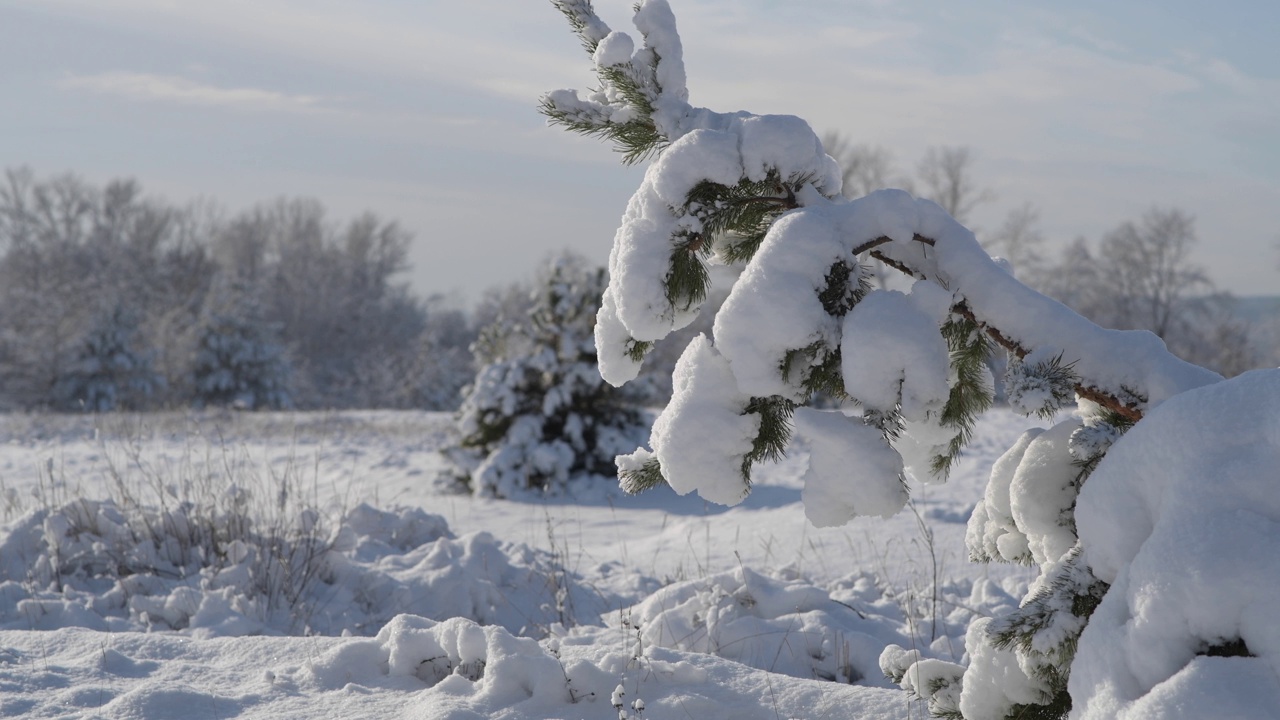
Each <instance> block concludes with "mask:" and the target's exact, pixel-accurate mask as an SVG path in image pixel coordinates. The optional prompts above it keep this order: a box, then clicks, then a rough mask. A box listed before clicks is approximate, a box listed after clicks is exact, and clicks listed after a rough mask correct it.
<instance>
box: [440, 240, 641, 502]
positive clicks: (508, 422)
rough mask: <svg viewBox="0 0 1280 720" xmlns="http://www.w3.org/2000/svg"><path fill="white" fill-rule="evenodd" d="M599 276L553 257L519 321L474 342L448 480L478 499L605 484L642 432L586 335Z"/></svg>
mask: <svg viewBox="0 0 1280 720" xmlns="http://www.w3.org/2000/svg"><path fill="white" fill-rule="evenodd" d="M604 284H605V274H604V270H602V269H592V268H589V267H587V266H586V265H585V264H584V263H583V261H582V260H581V259H579V258H577V257H574V256H569V255H565V256H561V257H559V258H555V259H553V260H552V261H551V262H550V263H549V265H548V266H547V267H546V268H545V269H544V271H543V272H542V275H541V277H540V278H539V279H538V281H537V282H536V283H535V289H534V291H533V293H532V295H531V297H530V298H529V300H530V309H529V311H528V314H527V316H525V317H523V318H501V319H499V320H498V321H497V322H495V323H494V324H493V325H491V326H490V327H489V328H486V329H485V330H484V331H482V332H481V337H480V340H478V341H477V342H476V344H475V346H474V347H475V352H476V360H477V364H478V365H479V366H480V370H479V372H478V373H477V374H476V378H475V381H474V382H473V383H472V384H471V385H470V386H469V387H468V388H467V389H466V390H465V391H464V397H463V401H462V407H461V409H460V410H459V411H458V431H459V434H460V436H461V437H460V440H459V443H458V445H457V446H456V447H455V448H453V449H451V450H450V451H449V455H450V457H451V459H452V460H453V462H454V468H453V470H452V473H453V475H454V479H455V480H456V481H458V482H459V483H461V484H463V485H465V486H466V487H467V488H468V489H469V490H470V491H471V492H474V493H475V494H477V495H493V496H498V497H513V496H518V495H522V494H527V493H530V492H537V493H564V492H566V491H567V490H568V488H569V485H570V482H571V481H574V480H580V479H584V478H586V479H590V478H598V477H602V476H603V477H611V476H612V475H613V459H614V457H615V456H617V455H618V454H619V453H621V452H624V451H627V450H630V449H631V448H633V447H634V446H635V442H636V438H637V437H638V436H639V435H640V434H641V433H642V432H643V420H644V418H643V415H642V413H641V412H640V410H639V408H638V407H637V404H636V402H637V400H636V397H635V396H634V395H633V394H632V393H631V392H630V391H628V390H618V389H616V388H613V387H611V386H609V385H608V384H607V383H605V382H604V381H603V380H601V378H600V372H599V370H598V369H597V367H596V351H595V340H594V339H593V337H592V334H591V333H592V327H593V325H594V324H595V313H596V309H597V308H598V307H599V296H600V292H601V291H602V290H603V288H604Z"/></svg>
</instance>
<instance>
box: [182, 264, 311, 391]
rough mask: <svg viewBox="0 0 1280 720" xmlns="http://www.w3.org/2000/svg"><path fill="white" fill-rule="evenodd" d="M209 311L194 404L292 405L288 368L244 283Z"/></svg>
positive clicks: (198, 353) (194, 364)
mask: <svg viewBox="0 0 1280 720" xmlns="http://www.w3.org/2000/svg"><path fill="white" fill-rule="evenodd" d="M230 293H231V297H230V299H227V300H224V301H223V302H222V303H221V305H222V307H220V308H215V309H213V310H211V311H210V312H209V313H208V315H207V316H206V318H205V320H204V323H203V326H202V327H201V329H200V335H199V340H198V346H197V348H196V354H195V358H194V359H193V361H192V369H191V373H192V381H193V385H194V393H195V396H194V397H193V398H192V400H193V404H194V405H195V406H196V407H205V406H215V407H238V408H244V409H247V410H261V409H267V408H270V409H280V408H288V407H291V406H292V404H293V403H292V399H291V397H290V390H289V388H290V384H291V377H292V368H291V366H290V364H289V362H288V360H287V358H286V357H285V354H284V351H283V349H282V348H281V347H280V346H279V345H278V344H276V343H275V342H274V341H273V339H272V335H273V334H274V333H273V332H272V328H271V326H270V325H269V324H267V322H266V321H265V320H264V319H263V318H262V314H261V312H260V311H259V309H258V303H257V302H255V301H254V300H253V298H252V297H250V296H249V294H248V291H247V290H244V289H243V288H241V289H238V290H232V291H230Z"/></svg>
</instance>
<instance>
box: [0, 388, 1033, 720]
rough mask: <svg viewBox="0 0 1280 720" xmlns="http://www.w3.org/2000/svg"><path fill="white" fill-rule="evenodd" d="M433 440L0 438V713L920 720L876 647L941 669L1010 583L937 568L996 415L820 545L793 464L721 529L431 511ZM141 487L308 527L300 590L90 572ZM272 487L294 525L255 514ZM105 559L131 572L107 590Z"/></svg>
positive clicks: (405, 421) (665, 518) (143, 564)
mask: <svg viewBox="0 0 1280 720" xmlns="http://www.w3.org/2000/svg"><path fill="white" fill-rule="evenodd" d="M448 425H449V417H448V416H447V415H443V414H434V415H433V414H424V413H344V414H335V415H326V414H296V415H290V414H275V415H271V414H252V415H249V414H243V415H238V414H230V415H219V414H201V415H191V416H183V415H173V416H145V417H125V416H103V417H100V418H97V419H87V418H78V417H77V418H54V417H38V416H28V417H14V418H5V436H4V441H5V442H4V445H3V446H2V449H0V482H2V483H3V488H0V492H2V493H3V497H4V498H5V503H7V504H4V505H0V508H3V510H2V512H3V513H4V515H3V522H4V525H3V531H2V532H0V547H2V548H3V552H2V553H0V558H3V560H0V573H2V574H3V578H0V595H2V596H3V597H4V598H5V602H4V603H0V606H2V608H0V628H2V629H0V683H2V684H3V685H2V687H3V688H4V690H3V692H2V693H0V709H3V711H4V712H5V713H7V714H13V713H14V712H17V713H19V714H25V715H29V716H32V717H48V716H59V715H62V714H67V713H72V712H92V713H96V716H100V717H163V716H166V714H167V713H169V714H171V711H173V710H175V709H177V708H189V707H205V708H208V709H209V713H210V715H212V716H226V715H238V716H240V717H290V716H298V717H301V716H311V717H316V716H326V717H363V716H368V715H369V714H372V713H371V711H372V710H373V709H374V708H382V709H383V711H385V712H391V713H393V714H397V715H403V714H408V715H411V716H423V717H458V718H462V717H512V718H517V717H521V718H523V717H527V718H535V717H584V718H585V717H593V718H594V717H600V718H606V717H607V718H613V717H618V709H616V708H614V707H613V705H612V703H611V702H610V700H611V699H612V696H613V695H614V691H615V690H616V689H617V687H618V685H619V684H621V685H622V686H623V688H624V691H625V693H626V694H625V700H626V703H624V706H623V707H622V710H623V711H624V712H626V713H629V714H630V715H631V716H633V717H672V716H685V714H686V713H691V714H693V715H699V716H706V717H711V718H714V717H725V718H729V717H734V718H741V717H747V718H751V717H761V718H765V717H769V718H775V717H778V716H782V717H824V716H842V715H846V714H848V713H850V712H854V711H855V710H858V709H861V710H862V711H864V712H866V713H869V714H868V716H869V717H906V714H907V712H908V710H909V709H910V711H911V712H912V713H914V714H915V715H919V713H920V712H922V711H923V708H922V707H921V706H919V704H917V705H916V706H910V705H909V704H908V701H907V699H906V696H905V695H904V694H903V693H901V692H900V691H896V690H888V689H885V688H887V687H888V686H889V683H888V681H887V680H885V679H884V678H883V676H882V675H881V673H880V672H879V666H878V656H879V654H880V651H881V650H882V649H883V647H884V646H885V645H886V644H889V643H895V644H899V645H904V646H910V647H917V648H918V649H919V650H920V651H922V652H923V653H924V654H925V656H937V657H940V658H944V659H947V660H951V661H957V660H959V659H960V657H961V655H962V653H963V642H962V640H963V635H964V630H965V626H966V624H967V623H968V621H969V619H970V618H971V617H972V616H973V612H974V611H975V610H976V611H978V612H986V613H991V612H996V611H998V610H999V609H1001V608H1008V607H1011V606H1012V605H1014V604H1016V600H1015V599H1014V598H1016V597H1018V596H1020V594H1021V592H1022V591H1023V589H1024V588H1025V584H1026V581H1027V576H1026V575H1025V574H1022V573H1020V572H1019V571H1018V570H1016V569H1012V568H1004V567H997V568H989V569H983V568H980V567H978V566H969V565H968V564H967V563H966V562H965V561H964V559H963V558H961V557H958V555H957V553H958V552H959V551H958V550H957V548H960V547H962V545H961V540H962V538H963V535H964V521H965V519H966V518H967V515H968V512H969V510H970V508H971V507H972V506H973V504H974V502H975V501H976V499H977V498H978V497H980V492H981V488H982V486H983V484H984V483H985V476H986V468H987V467H988V466H989V464H990V462H991V461H992V460H993V459H994V457H995V454H996V453H998V452H999V450H1000V448H1001V447H1002V446H1003V445H1005V444H1008V441H1010V440H1011V439H1012V437H1016V434H1017V433H1018V432H1019V431H1020V429H1021V427H1022V426H1023V425H1025V421H1024V420H1023V419H1021V418H1017V417H1014V416H1012V415H1007V414H992V416H991V417H990V418H989V419H988V421H987V422H986V423H985V424H984V428H983V430H984V432H985V433H986V434H984V435H983V436H982V437H980V438H979V440H978V441H977V442H976V443H975V451H974V453H973V456H972V457H971V458H969V459H966V460H965V461H964V464H962V465H961V466H960V468H958V470H957V473H956V476H955V477H954V479H953V481H952V483H951V484H949V485H946V486H941V487H934V486H930V487H928V488H923V489H918V490H917V494H916V497H915V498H914V500H913V507H914V509H915V510H917V511H918V512H919V516H920V520H919V521H917V518H916V517H915V516H914V515H912V514H911V513H909V512H907V513H902V514H899V515H898V516H895V517H893V518H890V519H888V520H881V519H859V520H855V521H854V522H853V523H851V524H850V525H848V526H845V527H842V528H829V529H818V528H814V527H813V526H812V525H810V524H809V522H808V521H807V520H806V519H805V517H804V512H803V510H802V509H801V506H800V496H801V490H802V486H803V480H802V478H801V477H800V473H801V472H802V470H803V467H804V465H805V458H804V457H803V455H804V453H803V452H797V453H794V454H793V455H792V456H791V457H788V458H787V459H786V460H785V461H784V462H783V463H781V464H779V465H777V466H773V467H767V468H763V469H762V472H761V480H760V483H759V484H758V485H757V487H756V488H755V490H754V492H753V493H752V494H751V495H750V496H749V497H748V498H747V499H746V500H745V501H744V502H743V503H742V504H741V505H739V506H737V507H735V508H732V509H726V508H722V507H719V506H714V505H708V504H707V503H705V502H703V501H701V500H699V499H697V498H695V497H692V496H686V497H680V496H676V495H675V494H674V493H671V492H670V491H669V490H667V489H665V488H664V489H659V490H655V491H652V492H651V493H648V494H644V495H640V496H636V497H627V496H620V495H618V494H617V493H616V492H613V493H610V492H609V491H608V490H607V489H606V488H597V489H596V492H595V493H594V494H589V495H588V496H587V497H585V498H583V499H581V500H578V501H574V502H570V501H568V500H563V499H561V500H556V501H550V502H546V503H541V502H536V503H535V502H525V503H520V502H508V501H500V500H485V499H477V498H472V497H468V496H459V495H444V494H438V493H437V492H436V491H435V490H434V489H433V486H432V484H431V482H430V479H431V478H432V477H433V476H434V473H435V472H437V471H438V470H439V469H440V468H441V467H442V464H443V463H442V460H441V458H440V457H439V455H438V454H436V453H435V452H434V450H433V448H435V447H437V446H439V445H440V444H441V440H442V439H443V437H444V433H446V432H447V431H448V430H447V429H448ZM988 434H989V435H991V439H990V440H988V439H987V435H988ZM228 469H229V471H230V472H231V474H233V475H235V476H236V478H237V479H238V480H239V484H234V485H233V484H232V483H229V482H227V481H226V478H224V477H221V476H220V475H219V473H222V472H226V471H228ZM159 478H167V479H168V480H170V482H168V483H164V482H160V481H159ZM255 478H256V480H255ZM184 479H185V481H186V482H185V485H186V490H185V492H187V495H185V496H184V495H183V493H184V488H183V487H182V486H183V485H184V482H183V480H184ZM197 480H199V482H197ZM153 486H154V487H157V488H158V490H157V491H156V492H155V493H153V494H151V495H149V496H147V497H149V498H150V499H151V502H150V503H149V505H150V506H158V505H160V504H165V503H167V506H168V512H169V513H170V515H171V519H172V518H178V517H180V516H182V513H184V512H185V513H187V514H188V515H189V516H191V517H206V516H200V512H203V510H202V509H201V508H202V507H203V506H214V507H224V509H225V504H224V505H223V506H219V505H218V502H219V501H222V502H224V503H225V501H226V499H227V498H228V497H230V496H235V497H240V498H245V499H246V500H245V501H246V502H248V503H249V505H250V506H252V507H253V508H254V510H252V511H251V512H250V511H246V513H245V515H246V516H253V517H255V518H257V519H258V520H259V521H261V522H262V523H264V527H267V528H268V529H270V528H271V527H273V526H274V527H277V528H278V529H280V532H279V533H278V535H279V536H280V537H283V538H300V537H306V536H307V534H306V533H299V532H298V530H300V529H302V528H300V527H299V524H298V522H299V521H298V518H300V517H311V518H312V519H311V521H310V522H311V525H309V526H308V527H309V528H310V531H311V535H312V537H314V538H315V539H316V540H317V541H319V542H321V545H322V547H321V550H322V551H319V552H317V553H315V555H316V557H314V558H312V560H314V561H315V562H316V565H317V567H318V568H319V569H318V571H317V572H316V573H315V575H314V577H313V579H312V581H311V584H310V585H309V586H307V587H304V588H303V589H302V590H301V591H300V592H299V593H298V594H297V595H296V596H295V598H294V600H295V601H291V602H289V603H280V604H278V605H276V606H272V605H271V604H270V603H269V602H267V601H266V599H265V598H264V595H263V593H262V592H261V591H260V590H258V589H257V586H256V585H255V584H254V578H255V575H254V574H253V567H252V565H253V563H252V557H251V556H253V555H254V553H255V552H259V553H260V552H261V551H262V550H263V547H262V546H258V547H251V545H252V543H248V542H246V543H245V545H246V547H245V548H243V550H244V552H243V554H241V555H236V554H234V553H230V554H228V555H227V557H226V558H224V559H223V560H221V561H220V562H221V564H218V563H205V564H203V566H202V567H200V568H198V569H197V568H196V567H195V566H196V565H200V563H196V562H194V561H191V560H190V558H187V560H188V562H187V565H186V566H185V567H186V574H185V575H184V576H182V577H177V576H178V575H180V574H182V567H183V566H182V565H181V563H178V564H174V560H183V559H184V558H183V557H179V556H173V557H171V556H170V555H166V554H165V553H166V552H171V549H170V550H166V549H165V548H164V547H163V543H161V544H159V545H155V544H149V543H146V542H140V543H134V544H132V545H131V546H130V547H131V552H132V555H129V554H127V553H126V554H124V555H121V554H120V553H115V554H113V553H111V552H107V550H108V549H109V548H112V547H123V546H124V545H126V543H123V542H122V538H124V537H130V538H132V537H134V535H138V532H137V530H136V528H134V526H133V525H131V522H130V520H131V518H132V519H133V521H134V524H135V525H136V521H137V518H138V517H141V515H142V514H141V513H134V512H133V511H131V510H129V509H128V507H127V505H126V504H125V503H123V502H122V500H123V498H122V494H123V493H122V490H121V489H122V488H132V489H133V492H132V494H133V495H134V496H142V495H146V493H145V492H144V490H147V489H148V488H152V487H153ZM170 486H172V487H170ZM281 488H288V489H289V491H290V492H291V493H294V494H295V495H297V496H298V497H296V498H294V499H289V498H286V499H285V503H286V505H288V504H289V503H293V502H294V501H295V500H296V501H297V505H296V506H292V505H290V507H296V508H297V510H296V512H293V513H292V514H290V513H288V512H285V513H283V515H281V514H280V513H278V512H277V511H276V509H275V508H276V506H277V505H278V504H279V502H280V500H281V498H280V490H281ZM148 491H149V490H148ZM237 493H239V494H238V495H237ZM164 498H168V500H164ZM81 499H84V500H89V502H81V501H80V500H81ZM264 499H265V502H264ZM59 511H61V512H59ZM89 511H91V512H90V515H91V516H92V517H93V518H94V523H88V522H85V521H86V517H87V516H84V515H85V513H86V512H89ZM305 511H310V512H312V513H314V515H307V513H306V512H305ZM77 513H80V514H81V517H79V518H78V520H77ZM73 521H74V522H73ZM206 522H207V520H206ZM197 524H198V523H197ZM72 525H76V526H79V527H81V528H82V530H81V531H80V532H78V533H73V532H71V531H70V526H72ZM303 525H305V523H303ZM89 526H92V528H93V529H92V531H91V532H90V531H85V530H83V528H86V527H89ZM144 527H145V526H144ZM131 528H132V529H131ZM925 531H927V532H928V533H930V534H931V535H932V537H931V538H930V537H929V535H927V534H926V532H925ZM129 533H133V534H132V535H131V534H129ZM55 546H56V547H57V548H58V549H59V552H61V551H62V550H65V551H66V552H65V553H62V554H61V555H59V558H60V560H61V564H60V565H56V564H55V563H52V562H51V559H52V558H53V556H54V555H55V554H54V553H50V552H49V549H50V548H51V547H55ZM14 558H21V559H20V560H15V559H14ZM31 558H36V561H37V562H35V563H32V562H30V560H31ZM104 558H114V559H116V560H120V561H122V562H131V563H133V565H132V567H134V568H135V571H133V572H132V573H131V574H128V575H126V576H124V577H114V576H113V574H112V573H110V572H104V571H103V566H102V563H103V562H105V560H104ZM40 561H43V562H44V565H43V566H40V569H39V570H36V569H34V568H36V566H37V565H39V562H40ZM165 562H169V563H170V565H165ZM95 563H96V564H95ZM57 568H61V569H60V570H58V569H57ZM280 572H281V571H280V570H279V569H278V568H277V569H276V573H277V574H279V573H280ZM1001 573H1003V574H1001ZM267 574H268V575H270V573H267ZM286 576H287V574H286ZM255 593H256V594H255ZM428 618H431V619H428ZM476 623H480V624H476ZM342 634H345V635H349V636H352V637H349V638H345V639H344V638H336V637H333V636H337V635H342ZM299 635H305V636H306V637H298V636H299ZM326 636H327V637H326ZM359 636H373V637H365V638H360V637H359ZM243 648H252V651H251V652H242V649H243ZM850 683H853V684H850ZM83 688H93V689H94V691H92V692H91V691H90V690H84V689H83ZM175 688H184V689H182V690H180V691H179V690H175ZM637 699H639V700H641V703H642V705H641V706H642V707H643V708H644V710H643V713H641V714H637V710H636V708H635V706H633V703H634V702H635V700H637ZM911 708H914V709H911Z"/></svg>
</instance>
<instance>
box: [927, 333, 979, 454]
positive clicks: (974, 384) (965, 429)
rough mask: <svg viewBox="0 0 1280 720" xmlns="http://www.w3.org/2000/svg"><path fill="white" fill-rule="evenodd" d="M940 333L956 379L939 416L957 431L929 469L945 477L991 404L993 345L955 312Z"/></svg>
mask: <svg viewBox="0 0 1280 720" xmlns="http://www.w3.org/2000/svg"><path fill="white" fill-rule="evenodd" d="M942 337H943V338H944V339H945V340H946V341H947V349H948V350H949V351H950V352H951V371H952V373H954V375H955V382H954V383H953V384H952V386H951V394H950V396H949V397H948V398H947V404H946V405H945V406H943V408H942V415H941V417H940V418H939V419H940V421H941V424H942V426H943V427H946V428H951V429H953V430H955V432H956V434H955V435H954V436H953V437H952V438H951V441H950V443H948V445H947V451H946V453H945V454H942V455H938V456H936V457H934V459H933V463H932V466H931V468H930V469H931V470H932V471H933V474H934V475H936V476H939V477H944V478H945V477H946V476H947V474H948V473H950V472H951V466H952V465H953V464H954V463H955V461H956V460H957V459H959V457H960V454H961V453H962V452H963V451H964V448H965V446H967V445H968V444H969V441H970V440H972V439H973V428H974V425H975V424H976V423H977V421H978V417H979V416H981V415H982V413H984V412H986V411H987V410H988V409H989V408H990V407H991V403H992V401H993V400H994V398H995V392H994V390H993V389H992V386H991V373H990V371H989V370H988V369H987V362H988V360H989V359H990V358H991V354H992V353H993V352H995V345H994V344H993V343H992V342H991V339H990V338H988V337H987V334H986V331H985V328H983V327H982V326H981V325H980V324H978V323H977V322H975V321H973V320H970V319H969V318H966V317H962V316H958V315H957V316H952V317H951V319H949V320H948V321H947V323H946V324H945V325H943V326H942Z"/></svg>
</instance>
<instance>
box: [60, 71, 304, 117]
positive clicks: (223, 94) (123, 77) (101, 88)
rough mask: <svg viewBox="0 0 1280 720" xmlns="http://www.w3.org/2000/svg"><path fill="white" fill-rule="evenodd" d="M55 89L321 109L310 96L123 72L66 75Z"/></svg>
mask: <svg viewBox="0 0 1280 720" xmlns="http://www.w3.org/2000/svg"><path fill="white" fill-rule="evenodd" d="M59 85H61V86H62V87H64V88H68V89H73V90H87V91H89V92H94V93H100V94H103V95H115V96H118V97H124V98H129V99H133V100H146V101H158V102H171V103H178V104H181V105H198V106H201V107H224V108H236V109H246V110H265V111H277V112H278V111H289V112H314V111H318V110H322V109H323V107H322V105H321V100H322V98H320V97H317V96H314V95H290V94H287V93H281V92H276V91H274V90H263V89H260V88H249V87H231V88H228V87H217V86H215V85H207V84H204V83H200V82H196V81H194V80H190V79H188V78H184V77H179V76H176V75H153V74H149V73H135V72H124V71H116V72H105V73H97V74H94V75H68V76H67V77H65V78H63V79H62V80H61V81H60V82H59Z"/></svg>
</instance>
